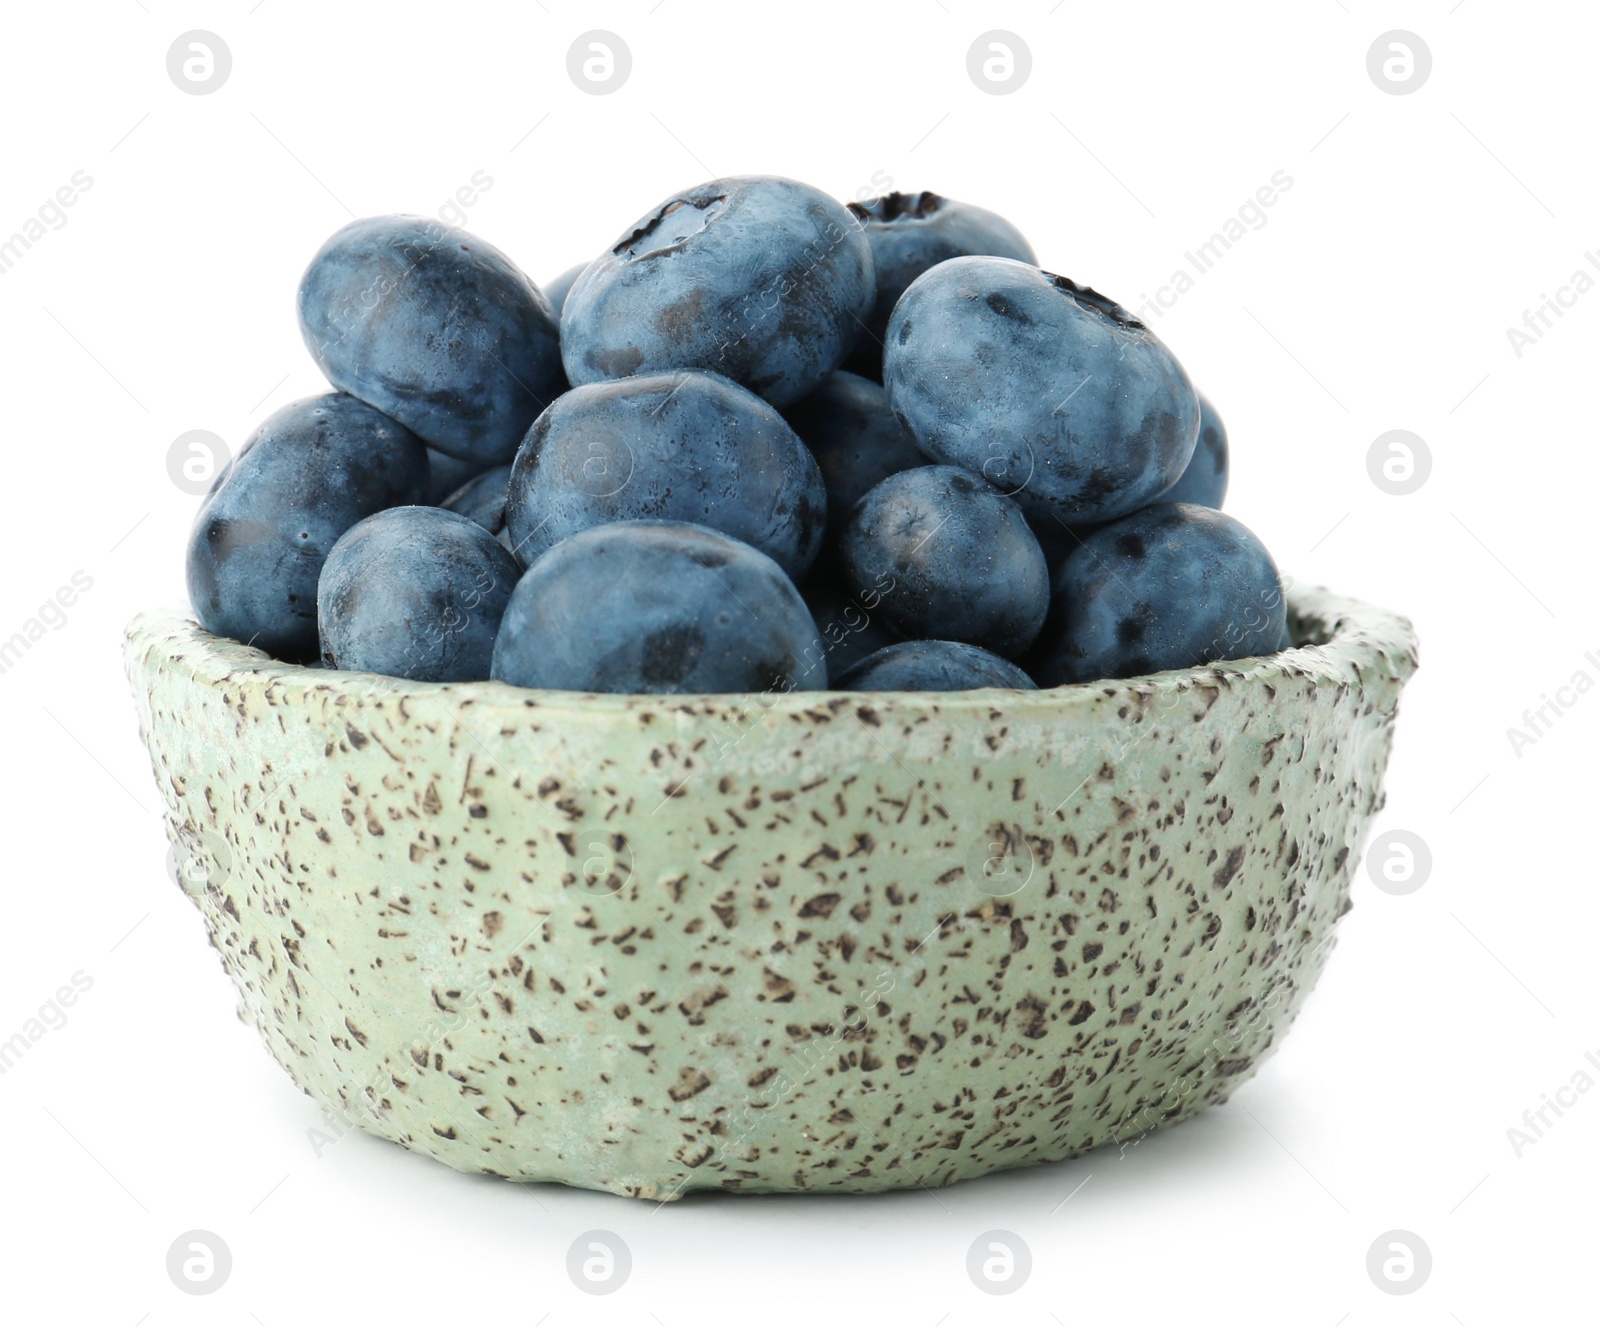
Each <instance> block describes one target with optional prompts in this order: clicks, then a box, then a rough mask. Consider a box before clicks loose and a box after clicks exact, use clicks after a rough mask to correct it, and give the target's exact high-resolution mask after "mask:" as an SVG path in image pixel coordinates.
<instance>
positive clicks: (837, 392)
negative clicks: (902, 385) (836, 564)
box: [784, 371, 928, 531]
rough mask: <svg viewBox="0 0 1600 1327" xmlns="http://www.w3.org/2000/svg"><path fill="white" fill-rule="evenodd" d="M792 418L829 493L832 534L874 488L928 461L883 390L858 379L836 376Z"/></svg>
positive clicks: (792, 413)
mask: <svg viewBox="0 0 1600 1327" xmlns="http://www.w3.org/2000/svg"><path fill="white" fill-rule="evenodd" d="M784 418H786V419H787V420H788V421H789V423H790V424H791V425H793V427H794V431H795V432H796V433H798V434H799V435H800V440H801V441H802V442H804V443H805V444H806V446H808V447H809V448H811V454H812V455H813V456H815V457H816V458H817V464H818V465H819V466H821V467H822V482H823V484H824V485H825V486H826V488H827V490H828V524H829V526H830V529H835V531H836V527H838V526H840V525H842V524H843V523H844V520H845V518H846V517H847V516H848V515H849V514H850V508H852V507H853V506H855V505H856V503H857V502H859V501H860V500H861V498H863V497H864V496H865V495H866V492H867V490H868V489H869V488H872V487H873V486H874V485H875V484H878V483H880V482H881V481H883V480H885V479H887V478H888V477H889V476H890V475H893V474H898V473H899V472H900V471H901V470H909V469H911V468H912V467H913V466H919V465H926V464H927V463H928V458H927V457H925V456H924V455H923V454H922V453H921V452H920V451H918V450H917V444H916V440H915V439H914V438H912V436H911V435H910V434H909V433H907V432H906V431H905V429H904V428H902V427H901V426H900V421H899V420H897V419H896V418H895V417H894V415H893V413H892V412H891V411H890V409H889V397H888V394H887V393H885V391H884V390H883V388H882V387H880V386H879V385H878V384H877V383H875V382H869V381H868V380H867V379H866V378H862V377H858V376H857V375H856V374H854V373H845V372H842V371H841V372H839V373H830V374H829V375H828V376H827V377H826V378H825V379H823V382H822V386H820V387H818V388H817V390H816V391H814V392H812V393H811V395H810V396H807V397H805V398H804V399H803V400H800V401H797V402H796V403H795V404H794V405H792V406H790V407H789V409H788V410H787V411H786V412H785V414H784Z"/></svg>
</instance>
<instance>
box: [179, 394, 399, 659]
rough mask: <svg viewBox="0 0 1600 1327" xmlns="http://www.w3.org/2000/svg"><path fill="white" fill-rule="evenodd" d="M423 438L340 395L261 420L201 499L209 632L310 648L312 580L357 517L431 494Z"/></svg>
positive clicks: (195, 557)
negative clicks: (429, 492)
mask: <svg viewBox="0 0 1600 1327" xmlns="http://www.w3.org/2000/svg"><path fill="white" fill-rule="evenodd" d="M427 486H428V454H427V449H426V448H425V447H424V446H423V445H422V441H421V439H420V438H418V437H417V436H416V435H415V434H413V433H412V432H411V431H410V430H408V429H406V428H404V427H403V426H402V425H400V424H397V423H395V421H394V420H392V419H390V418H389V417H388V416H387V415H383V414H380V413H379V412H378V411H376V410H374V409H373V408H372V407H371V406H369V405H365V404H363V403H362V402H360V401H358V400H356V398H355V397H353V396H347V395H345V394H344V393H342V392H330V393H328V394H326V395H324V396H310V397H306V398H305V399H304V400H300V401H294V402H291V403H290V404H289V405H286V406H284V407H283V408H282V409H281V410H277V411H275V412H273V413H272V414H271V415H269V416H268V417H267V418H266V419H265V420H263V421H262V423H261V426H260V427H259V428H257V429H256V431H255V432H254V433H252V434H251V435H250V437H249V439H248V440H247V441H246V442H245V444H244V446H243V447H242V448H240V450H239V454H238V455H237V456H235V457H234V458H233V460H232V461H231V462H230V463H229V464H228V465H227V466H226V467H225V468H224V469H223V470H222V472H221V473H220V474H219V475H218V476H217V479H216V482H215V483H214V484H213V485H212V487H211V491H210V492H209V493H207V494H206V496H205V498H204V499H203V500H202V502H201V504H200V510H199V512H198V513H197V514H196V516H195V522H194V526H193V528H192V529H191V531H190V534H189V546H188V554H187V559H186V565H185V574H186V579H187V581H188V588H189V602H190V604H191V605H192V606H193V607H194V611H195V615H196V616H197V617H198V618H199V619H200V624H201V625H202V626H203V627H205V629H206V630H207V631H209V632H211V633H212V634H213V635H217V636H228V637H231V638H232V639H234V640H239V641H244V642H245V643H246V644H248V645H255V646H256V647H258V648H259V649H263V650H266V651H267V652H268V653H269V654H272V655H275V656H277V657H278V658H280V659H289V660H295V659H303V658H309V657H311V656H314V655H315V654H316V652H317V577H318V576H319V575H320V573H321V571H322V563H323V560H324V559H325V558H326V557H327V556H328V553H329V551H330V550H331V549H332V548H333V546H334V544H335V543H336V542H337V541H338V539H339V536H340V535H342V534H344V532H345V531H346V530H348V529H349V528H350V527H351V526H352V525H354V524H355V523H356V522H357V521H359V520H361V519H362V518H363V517H366V516H370V515H372V514H373V513H374V512H377V511H381V510H383V509H384V508H385V507H393V506H396V505H398V504H401V503H414V502H422V501H423V500H424V499H425V498H426V495H427Z"/></svg>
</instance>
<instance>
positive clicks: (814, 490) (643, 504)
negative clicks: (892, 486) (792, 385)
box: [506, 372, 828, 581]
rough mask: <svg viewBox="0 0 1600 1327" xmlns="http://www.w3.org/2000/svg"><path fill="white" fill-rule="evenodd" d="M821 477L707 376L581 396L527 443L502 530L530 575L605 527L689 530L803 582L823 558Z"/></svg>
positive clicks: (791, 440) (769, 417)
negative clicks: (639, 524) (736, 546)
mask: <svg viewBox="0 0 1600 1327" xmlns="http://www.w3.org/2000/svg"><path fill="white" fill-rule="evenodd" d="M827 509H828V501H827V496H826V491H825V489H824V487H823V482H822V472H821V470H819V469H818V467H817V462H816V460H815V459H814V458H813V457H812V455H811V453H810V452H809V451H808V450H807V449H806V446H805V444H804V443H802V442H801V441H800V439H799V438H798V437H796V436H795V432H794V430H793V429H791V428H790V427H789V425H788V424H786V423H785V422H784V419H783V416H782V415H780V414H779V413H778V412H777V411H776V410H774V409H773V408H772V407H771V406H770V405H768V404H767V403H766V402H765V401H763V400H762V399H761V398H760V397H758V396H756V395H755V394H754V393H752V392H748V391H746V390H745V389H744V388H742V387H739V386H737V385H735V384H734V383H731V382H729V381H728V380H727V379H725V378H721V377H719V376H717V375H716V374H710V373H690V372H681V373H670V374H669V373H664V374H651V375H648V376H642V377H636V378H622V379H618V380H616V381H614V382H613V381H605V382H596V383H589V384H587V385H585V386H583V387H575V388H573V390H572V391H570V392H568V393H567V394H566V395H565V396H562V397H560V398H559V399H558V400H557V401H556V402H555V404H553V405H552V406H551V407H550V408H549V409H548V410H546V411H545V412H544V413H543V414H542V415H540V416H539V418H538V419H537V420H536V421H535V422H534V425H533V427H532V428H531V429H530V430H529V431H528V436H527V438H526V439H525V440H524V442H523V445H522V448H521V450H520V451H519V452H518V453H517V459H516V463H515V465H514V466H513V467H512V471H511V481H510V484H509V486H508V489H507V498H506V528H507V533H508V538H509V540H510V545H511V548H512V550H513V551H514V552H515V553H516V555H517V556H518V558H520V559H521V560H522V562H523V564H524V565H528V564H531V563H532V562H533V561H534V560H535V559H536V558H537V557H538V556H539V555H540V554H541V553H543V552H544V551H545V550H546V549H548V548H550V547H551V546H552V545H554V544H556V543H558V542H560V541H561V540H562V539H565V538H567V537H568V536H569V535H574V534H576V533H578V531H580V530H585V529H588V528H589V527H591V526H595V525H602V524H604V523H606V522H609V521H627V520H671V521H691V522H694V523H696V524H700V525H705V526H709V527H711V528H712V529H714V530H721V531H722V532H723V533H725V534H729V535H732V536H733V537H734V538H735V539H741V540H743V541H744V542H745V543H748V544H751V545H753V546H754V547H755V548H758V549H760V550H761V552H763V553H765V554H766V555H767V556H769V557H771V558H772V559H773V560H774V561H776V562H777V563H778V565H779V566H781V567H782V568H783V570H784V571H785V573H786V574H788V575H789V576H790V577H792V578H793V579H794V580H796V581H798V580H799V579H800V578H801V577H802V576H804V575H805V573H806V571H807V570H808V569H809V568H810V566H811V564H812V562H813V561H814V560H815V558H816V556H817V550H818V549H819V548H820V547H821V544H822V537H823V532H824V529H825V528H826V524H827Z"/></svg>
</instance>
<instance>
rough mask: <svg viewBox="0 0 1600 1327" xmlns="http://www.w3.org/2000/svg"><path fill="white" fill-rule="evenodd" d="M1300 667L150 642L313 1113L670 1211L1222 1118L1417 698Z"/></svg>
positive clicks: (233, 917) (1322, 603)
mask: <svg viewBox="0 0 1600 1327" xmlns="http://www.w3.org/2000/svg"><path fill="white" fill-rule="evenodd" d="M1291 621H1292V624H1293V629H1294V633H1295V639H1296V640H1298V641H1300V642H1302V644H1301V645H1300V646H1299V647H1298V648H1295V649H1292V650H1289V651H1286V652H1285V653H1283V654H1279V655H1275V656H1273V657H1270V658H1261V659H1246V660H1241V661H1237V662H1230V663H1224V664H1220V665H1218V666H1215V667H1206V668H1197V669H1191V670H1186V671H1180V672H1169V673H1162V674H1157V675H1155V676H1152V677H1148V678H1140V679H1135V680H1131V681H1125V682H1113V683H1105V684H1099V685H1083V686H1072V687H1065V688H1060V689H1056V690H1049V691H1037V692H1018V691H995V690H988V691H974V692H962V693H942V694H930V693H882V694H852V693H842V692H811V693H794V694H790V695H787V696H781V697H779V696H706V697H637V696H590V695H580V694H575V693H569V692H548V691H544V692H541V691H526V690H519V689H516V688H513V687H510V686H506V685H503V684H501V683H496V682H480V683H470V684H455V685H442V684H431V683H412V682H404V681H397V680H394V679H385V678H379V677H374V676H371V675H362V674H349V673H339V672H332V671H323V670H319V669H308V668H299V667H293V666H289V665H285V664H282V663H278V662H276V661H274V660H273V659H271V658H269V657H267V656H266V655H264V654H262V653H261V652H260V651H258V650H255V649H251V648H249V647H247V646H244V645H241V644H238V643H237V642H234V641H229V640H223V639H220V638H217V637H214V636H211V635H208V634H207V633H206V632H205V631H203V630H202V629H201V628H200V627H199V626H197V625H196V624H195V622H194V621H193V619H192V618H191V617H190V616H188V615H187V614H186V613H178V612H173V613H157V614H146V615H143V616H141V617H139V618H137V619H136V620H135V621H134V622H133V623H132V624H131V625H130V626H129V628H128V633H127V642H126V661H127V667H128V671H129V676H130V678H131V681H132V684H133V689H134V693H135V697H136V701H137V706H138V712H139V722H140V728H141V730H142V733H143V736H144V740H145V742H146V744H147V745H148V747H149V752H150V757H151V762H152V765H153V767H154V771H155V777H156V782H157V784H158V785H159V788H160V791H161V795H162V797H163V799H164V801H165V804H166V814H167V823H168V826H169V834H170V837H171V839H172V841H173V844H174V847H175V850H176V853H177V859H178V861H179V864H180V867H181V871H180V873H179V875H180V881H181V882H182V883H183V885H184V887H185V888H186V889H187V890H188V891H189V893H190V894H191V896H192V898H193V901H194V903H195V904H196V906H197V907H198V908H199V910H200V913H201V915H202V917H203V918H204V920H205V924H206V928H207V930H208V931H209V932H210V937H211V941H212V944H213V945H214V946H215V947H216V949H217V951H218V952H219V953H220V954H221V956H222V963H223V967H224V968H225V970H226V971H227V973H228V975H229V976H230V977H231V978H232V980H233V983H234V985H235V987H236V988H237V990H238V994H239V1014H240V1016H241V1017H242V1018H243V1019H244V1020H245V1021H246V1022H247V1023H250V1024H251V1025H253V1026H254V1027H256V1028H257V1029H258V1030H259V1031H260V1033H261V1036H262V1038H263V1040H264V1041H265V1042H266V1044H267V1048H268V1050H270V1051H271V1052H272V1054H273V1056H274V1057H275V1058H276V1059H277V1060H278V1062H279V1063H280V1064H282V1065H283V1067H284V1068H285V1069H286V1070H288V1072H289V1075H290V1077H292V1078H293V1079H294V1081H295V1082H296V1083H298V1084H299V1085H300V1087H301V1088H303V1089H304V1090H305V1091H306V1092H307V1093H308V1094H309V1095H310V1096H311V1097H312V1098H314V1099H315V1100H316V1101H317V1102H319V1103H321V1105H322V1106H324V1107H325V1108H327V1109H328V1110H330V1111H332V1112H335V1113H337V1115H339V1116H341V1117H343V1118H344V1119H345V1120H347V1121H349V1122H351V1123H352V1124H354V1125H357V1126H359V1127H360V1128H362V1129H365V1130H367V1131H369V1132H371V1133H373V1134H377V1135H379V1136H380V1137H383V1138H388V1139H391V1140H393V1141H394V1142H397V1143H400V1144H401V1145H403V1146H405V1147H408V1148H411V1149H413V1150H416V1151H419V1152H425V1153H427V1154H428V1155H429V1156H433V1157H437V1158H438V1159H439V1160H441V1161H443V1162H446V1163H447V1164H449V1165H451V1166H454V1167H456V1168H457V1169H460V1170H464V1171H480V1172H487V1173H490V1174H495V1175H502V1176H506V1177H508V1178H511V1179H517V1180H558V1181H561V1182H563V1183H566V1184H573V1185H581V1186H583V1187H586V1188H592V1189H605V1190H609V1191H611V1192H613V1193H618V1194H628V1195H631V1196H634V1197H638V1198H648V1199H657V1200H660V1199H666V1198H672V1197H676V1196H678V1195H681V1194H683V1193H685V1192H687V1191H690V1190H694V1189H707V1188H711V1189H725V1190H739V1191H743V1192H773V1191H799V1190H805V1191H811V1192H817V1191H825V1190H826V1191H844V1192H871V1191H876V1190H883V1189H894V1188H901V1187H907V1186H911V1185H923V1186H927V1187H930V1188H932V1187H935V1186H938V1185H943V1184H949V1183H951V1182H953V1181H956V1180H960V1179H965V1178H968V1177H971V1176H975V1175H982V1174H985V1173H987V1172H990V1171H995V1170H1001V1169H1005V1168H1009V1167H1013V1166H1024V1165H1031V1164H1035V1163H1039V1162H1046V1161H1054V1160H1058V1159H1060V1158H1063V1157H1070V1156H1073V1155H1075V1154H1077V1153H1080V1152H1083V1151H1085V1150H1087V1149H1089V1148H1092V1147H1095V1146H1097V1145H1100V1144H1104V1143H1108V1142H1116V1141H1120V1142H1128V1141H1129V1140H1131V1139H1135V1138H1138V1137H1142V1136H1143V1135H1144V1134H1146V1133H1148V1132H1150V1131H1151V1130H1153V1129H1157V1128H1161V1127H1164V1126H1166V1125H1169V1124H1173V1123H1175V1122H1177V1121H1179V1120H1182V1119H1184V1118H1185V1117H1186V1116H1188V1115H1191V1114H1193V1113H1194V1112H1195V1111H1197V1110H1199V1109H1201V1108H1202V1107H1203V1106H1206V1105H1209V1104H1211V1103H1214V1102H1220V1101H1224V1100H1226V1099H1227V1097H1228V1095H1229V1094H1230V1093H1231V1092H1232V1091H1233V1090H1234V1089H1235V1088H1236V1087H1238V1085H1239V1084H1240V1083H1242V1082H1244V1081H1245V1080H1246V1079H1247V1078H1248V1077H1249V1076H1250V1075H1251V1074H1252V1073H1253V1072H1254V1071H1255V1069H1256V1068H1257V1067H1258V1066H1259V1065H1260V1063H1261V1061H1262V1059H1263V1058H1264V1057H1265V1056H1266V1055H1267V1053H1268V1052H1269V1050H1271V1049H1272V1048H1273V1047H1274V1046H1275V1045H1276V1044H1277V1042H1278V1040H1279V1038H1280V1037H1281V1035H1282V1034H1283V1032H1284V1030H1285V1029H1286V1028H1287V1027H1288V1025H1289V1024H1290V1022H1291V1021H1292V1020H1293V1019H1294V1017H1295V1014H1296V1012H1297V1010H1298V1009H1299V1007H1300V1005H1301V1003H1302V1001H1303V1000H1304V999H1305V997H1306V994H1307V992H1308V991H1309V990H1310V989H1311V986H1312V984H1313V982H1314V981H1315V980H1316V977H1317V975H1318V973H1319V972H1320V970H1321V967H1322V964H1323V962H1324V960H1325V959H1326V957H1327V954H1328V950H1329V947H1330V941H1331V938H1332V935H1333V931H1334V926H1335V923H1336V922H1337V921H1338V919H1339V917H1340V916H1341V915H1342V914H1343V913H1344V912H1345V911H1346V910H1347V909H1348V907H1349V885H1350V877H1351V873H1352V871H1353V870H1354V868H1355V866H1356V863H1357V861H1358V859H1359V856H1360V851H1361V847H1362V843H1363V839H1364V837H1365V835H1366V832H1367V828H1368V824H1369V822H1370V820H1371V818H1372V816H1373V813H1374V812H1375V811H1376V810H1377V809H1378V807H1379V806H1380V805H1381V803H1382V793H1381V790H1380V779H1381V776H1382V773H1383V769H1384V765H1385V762H1386V760H1387V757H1388V754H1389V747H1390V738H1391V733H1392V730H1393V725H1394V720H1395V707H1396V702H1397V699H1398V697H1399V693H1400V689H1401V687H1402V685H1403V684H1404V682H1405V681H1406V679H1407V678H1408V677H1409V676H1410V674H1411V673H1412V671H1413V670H1414V668H1415V667H1416V643H1415V639H1414V637H1413V635H1412V631H1411V628H1410V625H1409V623H1407V622H1406V621H1404V620H1403V619H1401V618H1398V617H1395V616H1393V615H1391V614H1389V613H1386V612H1383V611H1380V610H1378V609H1374V608H1370V607H1366V606H1364V605H1362V604H1358V603H1354V602H1351V601H1349V600H1346V599H1341V598H1338V597H1336V596H1334V595H1332V594H1329V593H1327V592H1326V591H1322V590H1301V591H1298V592H1297V593H1296V594H1295V595H1294V596H1293V597H1292V600H1291Z"/></svg>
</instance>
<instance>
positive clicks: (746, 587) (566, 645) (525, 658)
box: [491, 521, 827, 695]
mask: <svg viewBox="0 0 1600 1327" xmlns="http://www.w3.org/2000/svg"><path fill="white" fill-rule="evenodd" d="M822 656H823V651H822V642H821V641H820V640H819V639H818V638H817V628H816V624H815V623H814V622H813V621H812V620H811V614H810V613H809V612H807V610H806V605H805V601H804V600H803V599H802V598H801V597H800V592H799V591H798V590H796V589H795V588H794V585H793V584H792V583H791V582H790V580H789V578H788V577H787V576H785V575H784V574H783V571H782V569H781V568H780V567H779V566H778V564H777V563H776V562H774V561H773V560H772V559H771V558H769V557H767V556H766V555H765V554H764V553H760V552H758V551H757V550H756V549H754V548H751V547H750V546H749V545H748V544H743V543H740V542H739V541H738V540H737V539H730V538H729V537H728V536H727V535H725V534H721V533H720V532H718V531H716V530H710V529H707V528H706V527H705V526H702V525H693V524H690V523H688V522H683V521H620V522H618V523H616V524H614V525H602V526H597V527H595V528H593V529H590V530H585V531H583V532H582V533H581V534H576V535H573V536H572V538H570V539H566V540H563V541H562V542H561V543H559V544H557V545H556V546H555V547H554V548H552V549H550V550H549V551H548V552H547V553H545V554H544V555H543V556H542V557H541V558H539V560H538V561H537V562H535V563H534V564H533V565H532V566H531V567H529V568H528V570H527V572H526V573H524V575H523V577H522V580H521V581H519V582H518V584H517V588H516V589H515V590H514V591H513V592H512V595H511V603H510V604H509V605H508V606H507V608H506V613H505V618H504V620H503V621H502V622H501V625H500V636H499V639H498V640H497V641H496V642H495V647H494V664H493V667H492V670H491V672H492V675H493V676H494V677H496V678H498V679H500V680H501V681H503V682H510V683H512V684H514V685H516V686H525V687H552V688H555V689H558V690H564V691H611V692H630V693H650V694H672V695H680V694H689V693H696V692H733V691H778V692H782V691H789V690H796V689H798V690H813V689H816V688H820V687H821V686H823V685H824V684H825V682H826V680H827V670H826V668H825V666H824V664H823V661H822Z"/></svg>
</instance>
